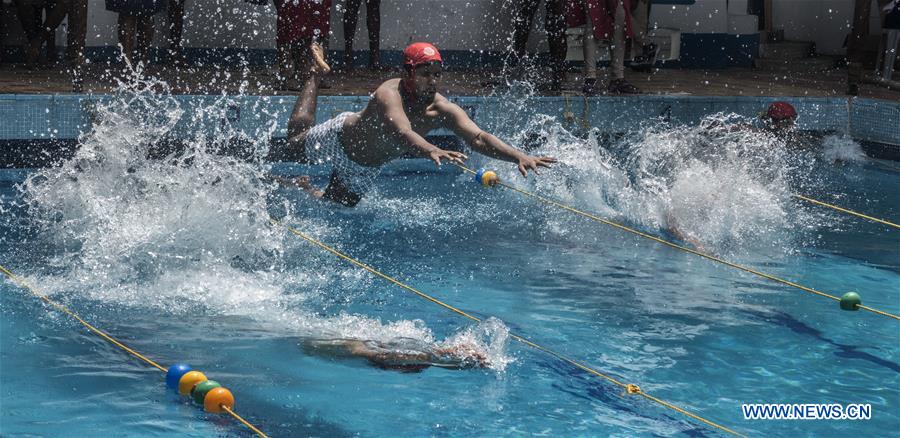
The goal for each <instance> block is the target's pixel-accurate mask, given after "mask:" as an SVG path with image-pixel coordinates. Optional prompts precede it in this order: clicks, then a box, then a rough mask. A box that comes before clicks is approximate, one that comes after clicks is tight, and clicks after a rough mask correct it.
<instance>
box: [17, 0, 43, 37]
mask: <svg viewBox="0 0 900 438" xmlns="http://www.w3.org/2000/svg"><path fill="white" fill-rule="evenodd" d="M14 3H15V5H16V15H18V17H19V22H20V23H21V24H22V29H24V30H25V37H26V38H28V40H29V41H31V40H32V39H34V37H35V36H36V35H37V33H38V30H39V29H40V28H41V17H40V15H38V9H37V8H35V7H34V6H32V5H31V3H28V2H25V1H23V0H14Z"/></svg>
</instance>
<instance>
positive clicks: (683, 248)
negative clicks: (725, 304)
mask: <svg viewBox="0 0 900 438" xmlns="http://www.w3.org/2000/svg"><path fill="white" fill-rule="evenodd" d="M453 164H454V165H456V166H457V167H459V168H460V169H462V170H464V171H466V172H468V173H471V174H475V173H476V172H475V171H474V170H472V169H469V168H468V167H466V166H463V165H461V164H457V163H453ZM497 184H498V185H500V186H503V187H506V188H507V189H510V190H512V191H515V192H518V193H520V194H523V195H525V196H529V197H532V198H534V199H537V200H539V201H541V202H543V203H545V204H549V205H553V206H556V207H559V208H562V209H563V210H567V211H570V212H572V213H575V214H578V215H581V216H584V217H586V218H588V219H591V220H594V221H597V222H600V223H604V224H606V225H609V226H612V227H616V228H618V229H620V230H623V231H627V232H629V233H632V234H635V235H638V236H641V237H643V238H645V239H650V240H652V241H654V242H658V243H661V244H663V245H666V246H669V247H671V248H675V249H679V250H681V251H684V252H689V253H691V254H694V255H697V256H700V257H703V258H705V259H707V260H711V261H714V262H717V263H721V264H723V265H725V266H730V267H732V268H735V269H740V270H741V271H744V272H748V273H751V274H753V275H756V276H759V277H762V278H766V279H769V280H772V281H775V282H778V283H781V284H784V285H787V286H791V287H794V288H797V289H800V290H802V291H805V292H809V293H812V294H816V295H819V296H821V297H825V298H830V299H832V300H834V301H837V302H840V301H841V299H840V298H838V297H836V296H834V295H831V294H828V293H825V292H822V291H819V290H816V289H813V288H809V287H806V286H803V285H800V284H797V283H794V282H792V281H788V280H785V279H782V278H779V277H776V276H774V275H770V274H766V273H765V272H760V271H757V270H755V269H752V268H748V267H746V266H743V265H739V264H737V263H732V262H729V261H727V260H725V259H721V258H719V257H716V256H713V255H710V254H706V253H703V252H700V251H697V250H694V249H691V248H688V247H686V246H682V245H679V244H677V243H672V242H669V241H668V240H663V239H660V238H659V237H656V236H653V235H650V234H647V233H644V232H641V231H638V230H635V229H633V228H629V227H626V226H625V225H622V224H619V223H616V222H613V221H610V220H608V219H604V218H601V217H599V216H595V215H593V214H590V213H587V212H584V211H581V210H578V209H577V208H574V207H570V206H568V205H566V204H563V203H560V202H557V201H554V200H552V199H549V198H545V197H543V196H540V195H537V194H535V193H531V192H528V191H525V190H522V189H520V188H518V187H515V186H511V185H509V184H506V183H504V182H503V181H500V182H498V183H497ZM856 307H858V308H860V309H863V310H866V311H869V312H872V313H875V314H877V315H881V316H887V317H888V318H893V319H895V320H898V321H900V316H897V315H894V314H892V313H888V312H885V311H882V310H878V309H875V308H872V307H869V306H864V305H862V304H857V305H856Z"/></svg>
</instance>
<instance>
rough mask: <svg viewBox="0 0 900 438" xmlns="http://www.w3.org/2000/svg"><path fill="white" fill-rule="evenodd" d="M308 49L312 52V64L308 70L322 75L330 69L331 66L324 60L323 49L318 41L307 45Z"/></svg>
mask: <svg viewBox="0 0 900 438" xmlns="http://www.w3.org/2000/svg"><path fill="white" fill-rule="evenodd" d="M309 51H310V53H311V54H312V60H313V62H312V66H310V72H312V73H313V74H317V75H323V74H326V73H328V72H330V71H331V66H330V65H328V63H327V62H325V49H323V48H322V45H320V44H319V43H312V44H310V45H309Z"/></svg>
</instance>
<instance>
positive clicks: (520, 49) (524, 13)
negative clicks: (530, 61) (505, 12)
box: [512, 0, 555, 58]
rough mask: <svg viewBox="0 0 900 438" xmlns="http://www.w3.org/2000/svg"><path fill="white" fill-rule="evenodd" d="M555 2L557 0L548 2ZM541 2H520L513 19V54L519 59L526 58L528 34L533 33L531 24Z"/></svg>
mask: <svg viewBox="0 0 900 438" xmlns="http://www.w3.org/2000/svg"><path fill="white" fill-rule="evenodd" d="M548 1H555V0H548ZM540 2H541V0H520V1H519V7H518V8H517V9H516V12H515V16H514V17H513V35H512V39H513V53H514V54H516V56H518V57H519V58H521V57H523V56H525V46H526V45H527V44H528V34H529V33H530V32H531V24H532V22H533V21H534V13H535V12H537V8H538V5H539V4H540Z"/></svg>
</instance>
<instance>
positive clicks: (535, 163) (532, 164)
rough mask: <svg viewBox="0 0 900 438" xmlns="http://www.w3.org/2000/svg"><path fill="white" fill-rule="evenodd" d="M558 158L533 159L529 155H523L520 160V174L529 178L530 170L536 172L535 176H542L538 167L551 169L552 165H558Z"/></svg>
mask: <svg viewBox="0 0 900 438" xmlns="http://www.w3.org/2000/svg"><path fill="white" fill-rule="evenodd" d="M556 162H557V160H556V158H553V157H532V156H529V155H523V156H522V157H521V158H519V173H521V174H522V176H524V177H526V178H527V177H528V169H531V170H533V171H534V174H535V175H540V174H541V173H540V172H538V167H546V168H549V167H550V165H551V164H554V163H556Z"/></svg>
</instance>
